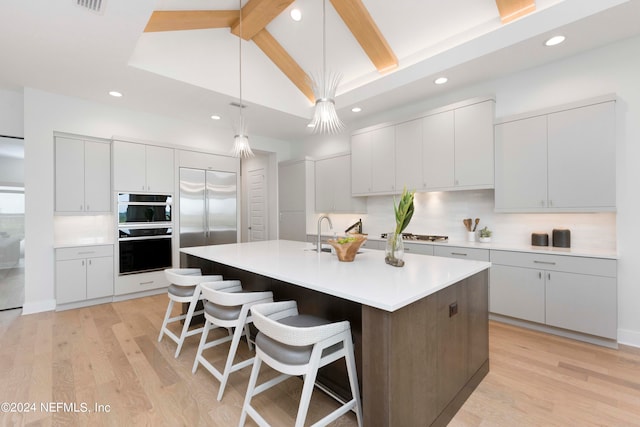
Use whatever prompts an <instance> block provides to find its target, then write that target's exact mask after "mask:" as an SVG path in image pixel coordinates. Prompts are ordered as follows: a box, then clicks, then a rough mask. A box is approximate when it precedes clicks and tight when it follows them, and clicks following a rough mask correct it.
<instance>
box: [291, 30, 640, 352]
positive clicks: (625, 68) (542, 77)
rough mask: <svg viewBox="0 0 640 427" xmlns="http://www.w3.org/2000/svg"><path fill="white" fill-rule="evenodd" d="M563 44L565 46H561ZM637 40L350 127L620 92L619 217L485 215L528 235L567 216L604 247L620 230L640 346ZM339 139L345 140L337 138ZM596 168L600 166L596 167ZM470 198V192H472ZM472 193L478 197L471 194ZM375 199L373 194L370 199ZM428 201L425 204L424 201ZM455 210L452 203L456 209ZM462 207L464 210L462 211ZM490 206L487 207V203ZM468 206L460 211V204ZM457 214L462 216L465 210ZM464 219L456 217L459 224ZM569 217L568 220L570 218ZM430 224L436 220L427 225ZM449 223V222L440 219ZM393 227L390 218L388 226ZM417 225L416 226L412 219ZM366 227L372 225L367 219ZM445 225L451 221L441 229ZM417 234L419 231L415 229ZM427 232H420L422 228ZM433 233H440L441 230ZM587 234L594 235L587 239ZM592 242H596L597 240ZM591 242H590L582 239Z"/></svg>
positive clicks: (622, 275) (374, 208) (628, 300)
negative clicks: (481, 101)
mask: <svg viewBox="0 0 640 427" xmlns="http://www.w3.org/2000/svg"><path fill="white" fill-rule="evenodd" d="M560 48H562V47H561V46H560ZM638 52H640V37H634V38H631V39H627V40H623V41H620V42H617V43H613V44H611V45H608V46H604V47H602V48H598V49H594V50H591V51H588V52H586V53H583V54H580V55H576V56H573V57H570V58H565V59H563V60H560V61H556V62H553V63H550V64H547V65H544V66H541V67H537V68H533V69H530V70H525V71H521V72H518V73H514V74H511V75H508V76H505V77H503V78H500V79H495V80H491V81H486V82H483V83H480V84H477V85H474V86H470V87H467V88H464V89H461V90H456V91H451V92H448V93H446V94H445V95H443V96H441V97H438V98H431V99H427V100H425V101H424V102H421V103H418V104H414V105H410V106H406V107H403V108H402V109H396V110H391V111H388V112H385V113H384V114H380V115H378V116H376V117H372V118H369V119H367V120H363V121H361V122H360V123H357V124H356V125H355V126H353V127H352V128H353V129H357V128H362V127H366V126H369V125H372V124H375V123H380V122H386V121H391V120H396V119H398V118H399V117H402V116H403V115H409V114H414V113H419V112H421V111H426V110H429V109H432V108H435V107H438V106H443V105H447V104H450V103H452V102H456V101H460V100H463V99H467V98H473V97H476V96H484V95H487V94H494V95H495V98H496V116H497V117H504V116H509V115H512V114H518V113H523V112H527V111H531V110H536V109H541V108H546V107H550V106H555V105H559V104H564V103H568V102H573V101H578V100H581V99H586V98H590V97H594V96H599V95H603V94H607V93H615V94H617V95H618V102H617V104H616V113H617V161H618V163H617V200H618V202H617V204H618V212H617V215H616V218H615V221H614V220H613V219H612V218H610V217H607V215H606V214H605V215H603V216H593V217H590V216H589V215H586V216H585V215H579V216H572V217H567V216H555V215H554V216H548V215H545V214H543V215H509V216H508V217H507V216H503V217H499V216H497V215H495V214H492V213H489V212H488V211H486V210H485V213H484V214H483V215H486V216H487V217H492V218H493V221H494V224H495V225H494V228H495V229H496V231H498V233H497V235H496V239H498V238H499V237H498V236H501V235H502V232H500V230H499V225H498V222H497V221H495V219H497V218H504V219H506V220H507V223H508V227H505V228H504V230H506V231H507V230H508V231H509V232H510V233H512V234H513V235H519V236H520V238H522V236H526V235H528V234H529V233H530V232H531V231H533V230H532V227H531V224H532V223H536V224H539V225H542V226H544V227H549V226H550V225H551V224H556V223H558V222H564V221H568V222H570V223H572V224H574V225H573V230H572V237H574V236H575V237H576V238H577V236H578V235H585V234H588V235H591V236H592V237H593V236H595V235H596V234H597V233H598V232H601V233H602V238H603V241H609V242H608V243H607V242H605V243H604V244H605V245H607V244H611V239H610V235H611V234H612V233H614V232H615V233H616V235H617V239H616V243H617V248H618V254H619V256H620V260H619V262H618V313H619V315H618V328H619V329H618V339H619V341H620V342H621V343H627V344H632V345H635V346H640V282H639V281H638V277H640V263H639V262H638V260H640V247H639V246H638V245H637V242H638V241H640V227H638V225H637V217H636V214H637V212H640V192H639V191H638V190H637V187H636V185H637V183H639V182H640V167H638V164H639V162H640V84H639V83H638V81H639V78H640V55H638ZM347 141H348V139H347V138H346V137H345V136H344V135H342V137H331V138H330V139H327V142H326V145H323V144H322V140H320V139H318V138H315V139H308V140H306V141H305V149H304V152H303V153H296V155H299V156H302V155H309V156H315V155H320V154H322V155H326V154H329V153H327V151H328V150H329V149H332V148H333V147H336V149H335V151H334V152H341V151H345V147H344V145H345V144H348V142H347ZM340 142H342V143H340ZM594 173H597V171H594ZM464 193H467V192H461V193H460V194H459V195H448V196H447V197H449V198H450V199H451V200H450V201H453V202H454V203H455V204H457V205H458V207H462V206H463V204H464V198H465V197H466V196H465V194H464ZM468 196H469V195H468ZM470 197H475V196H470ZM371 199H376V198H371ZM390 200H391V198H387V200H384V199H383V200H378V201H376V200H373V203H369V214H368V216H369V217H371V218H372V219H371V220H369V226H368V228H369V229H376V227H378V228H380V227H381V226H379V225H375V226H374V225H373V224H372V222H375V221H374V220H373V218H380V219H382V220H383V221H385V222H387V221H388V220H384V218H385V215H386V214H385V213H384V212H385V209H388V208H387V207H386V206H389V204H390ZM486 202H487V200H483V198H482V197H481V198H480V199H479V205H478V206H483V205H484V204H486ZM425 203H426V202H425ZM453 209H455V208H453ZM460 209H462V208H460ZM485 209H486V207H485ZM462 210H463V209H462ZM457 215H458V216H459V215H462V211H460V212H458V213H457ZM465 216H472V217H475V216H474V214H473V210H472V209H469V210H468V214H466V213H465ZM356 217H357V215H353V216H349V217H347V218H345V219H344V220H343V222H344V223H347V222H348V221H350V220H351V219H353V218H356ZM461 218H462V217H460V218H457V220H459V221H460V222H461ZM567 218H570V219H567ZM421 221H422V224H423V225H427V224H431V223H432V221H433V219H431V220H427V219H420V217H418V218H416V220H414V222H417V223H416V224H415V225H416V228H417V225H418V222H421ZM430 221H431V222H430ZM442 223H443V224H447V223H448V222H447V221H444V222H442ZM391 224H392V223H391ZM412 225H414V224H412ZM365 227H367V225H366V223H365ZM444 228H445V229H448V226H445V227H444ZM416 231H418V230H416ZM420 231H422V230H420ZM424 231H425V232H429V231H436V232H437V231H438V228H437V227H434V229H431V230H424ZM589 239H590V238H589ZM594 242H595V241H594ZM585 243H587V242H585Z"/></svg>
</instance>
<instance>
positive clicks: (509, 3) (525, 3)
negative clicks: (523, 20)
mask: <svg viewBox="0 0 640 427" xmlns="http://www.w3.org/2000/svg"><path fill="white" fill-rule="evenodd" d="M496 6H498V12H500V20H501V21H502V23H503V24H506V23H507V22H511V21H513V20H514V19H518V18H520V17H522V16H525V15H528V14H529V13H531V12H533V11H535V10H536V2H535V0H496Z"/></svg>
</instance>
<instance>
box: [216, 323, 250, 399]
mask: <svg viewBox="0 0 640 427" xmlns="http://www.w3.org/2000/svg"><path fill="white" fill-rule="evenodd" d="M243 333H244V328H236V330H235V332H234V333H233V339H232V340H231V346H230V347H229V354H228V355H227V362H226V363H225V365H224V371H222V372H223V374H222V379H221V380H220V389H219V390H218V402H219V401H221V400H222V395H223V393H224V388H225V387H226V385H227V380H228V379H229V374H231V365H233V359H234V358H235V357H236V351H237V350H238V344H240V337H242V335H243Z"/></svg>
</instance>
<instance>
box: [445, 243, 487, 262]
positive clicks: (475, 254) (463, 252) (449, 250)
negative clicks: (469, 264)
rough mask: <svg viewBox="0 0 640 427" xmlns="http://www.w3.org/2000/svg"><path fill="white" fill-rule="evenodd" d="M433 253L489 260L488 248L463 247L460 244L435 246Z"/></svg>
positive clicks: (475, 259) (451, 256)
mask: <svg viewBox="0 0 640 427" xmlns="http://www.w3.org/2000/svg"><path fill="white" fill-rule="evenodd" d="M433 255H435V256H443V257H448V258H460V259H471V260H474V261H487V262H488V261H489V250H488V249H477V248H465V247H462V246H449V245H446V246H445V245H442V246H436V247H435V248H434V250H433Z"/></svg>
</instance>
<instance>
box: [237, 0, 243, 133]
mask: <svg viewBox="0 0 640 427" xmlns="http://www.w3.org/2000/svg"><path fill="white" fill-rule="evenodd" d="M238 7H239V13H240V37H238V40H239V42H238V43H239V49H238V52H239V55H238V58H239V66H238V68H239V79H240V132H241V133H244V123H243V122H244V120H243V115H242V108H243V106H242V0H238Z"/></svg>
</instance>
